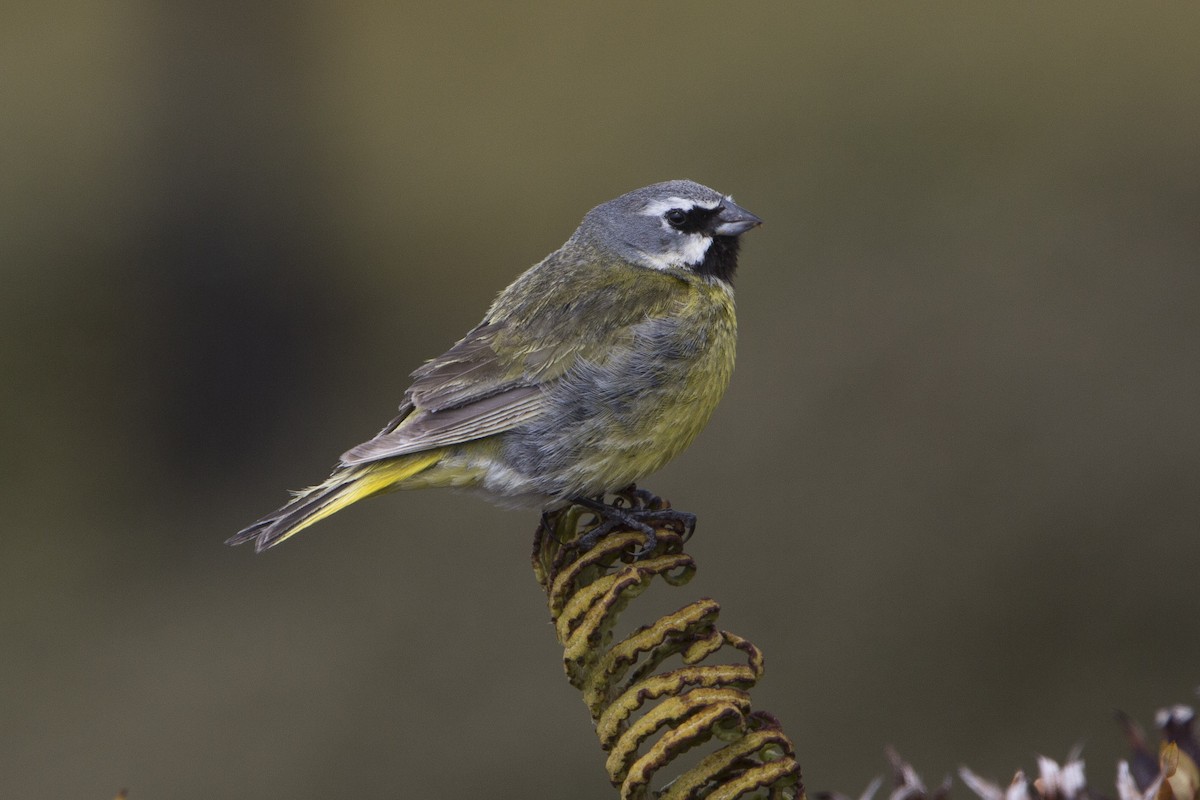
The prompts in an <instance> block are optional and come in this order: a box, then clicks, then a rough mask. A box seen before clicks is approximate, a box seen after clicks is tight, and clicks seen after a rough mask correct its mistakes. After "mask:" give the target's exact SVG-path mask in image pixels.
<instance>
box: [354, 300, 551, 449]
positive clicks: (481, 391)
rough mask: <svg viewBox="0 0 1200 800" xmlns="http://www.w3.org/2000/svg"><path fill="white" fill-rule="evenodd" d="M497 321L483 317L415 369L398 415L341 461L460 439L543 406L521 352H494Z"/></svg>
mask: <svg viewBox="0 0 1200 800" xmlns="http://www.w3.org/2000/svg"><path fill="white" fill-rule="evenodd" d="M501 327H503V326H501V325H496V324H491V323H488V322H484V323H483V324H481V325H479V326H478V327H476V328H475V329H474V330H472V331H471V332H470V333H468V334H467V335H466V336H465V337H464V338H463V339H462V340H461V341H460V342H458V344H456V345H454V347H452V348H450V349H449V350H447V351H446V352H445V353H443V354H442V355H440V356H438V357H437V358H435V359H433V360H431V361H429V362H427V363H426V364H424V365H423V366H422V367H420V368H419V369H417V370H416V371H415V372H413V379H414V380H413V384H412V386H410V387H409V389H408V391H407V392H406V393H405V395H406V398H405V402H404V404H403V405H401V406H400V415H399V416H398V417H396V418H395V419H394V420H392V422H391V423H389V424H388V426H387V427H385V428H384V429H383V430H382V431H380V432H379V434H378V435H377V436H375V438H373V439H371V440H369V441H366V442H363V443H362V444H360V445H358V446H357V447H353V448H351V449H350V450H348V451H346V452H345V453H344V454H342V458H341V461H342V464H344V465H346V466H350V465H353V464H362V463H365V462H368V461H378V460H379V459H383V458H392V457H394V456H401V455H406V454H408V453H416V452H420V451H422V450H431V449H433V448H436V447H445V446H447V445H452V444H461V443H462V442H467V441H471V440H472V439H481V438H483V437H485V436H491V435H493V434H497V433H501V432H503V431H506V430H509V429H510V428H513V427H516V426H517V425H520V424H521V423H522V422H525V421H526V420H529V419H531V418H533V417H535V416H537V415H538V414H539V413H540V412H541V411H542V407H543V393H542V388H541V385H540V384H541V380H539V379H538V378H536V377H534V376H532V375H529V374H527V373H526V371H525V369H523V368H522V365H521V363H520V362H522V361H523V360H524V359H523V358H514V357H513V356H510V357H508V358H502V357H501V356H500V355H499V354H498V353H497V352H496V350H495V349H494V348H493V343H494V340H495V337H496V335H497V333H498V332H499V330H500V328H501ZM525 353H528V350H525V351H524V353H520V354H513V355H524V354H525ZM543 377H544V376H543Z"/></svg>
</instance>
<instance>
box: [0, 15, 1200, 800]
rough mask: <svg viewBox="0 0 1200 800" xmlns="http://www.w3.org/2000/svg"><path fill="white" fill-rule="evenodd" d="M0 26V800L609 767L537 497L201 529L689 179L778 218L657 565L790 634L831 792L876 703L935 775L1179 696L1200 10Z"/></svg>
mask: <svg viewBox="0 0 1200 800" xmlns="http://www.w3.org/2000/svg"><path fill="white" fill-rule="evenodd" d="M2 16H3V22H2V24H0V74H2V75H3V79H2V81H0V109H2V111H0V142H2V144H0V154H2V162H3V179H2V181H0V277H2V279H3V280H2V285H3V289H2V290H0V331H2V338H0V361H2V363H3V381H2V382H0V404H2V405H0V408H2V412H3V414H2V425H3V430H2V439H0V441H2V443H3V444H2V446H0V464H2V466H3V474H4V480H3V483H2V488H0V493H2V494H0V508H3V520H4V521H3V531H4V533H3V538H2V540H0V541H2V543H3V550H4V554H3V557H2V558H0V624H2V626H3V627H2V636H3V645H2V653H3V654H2V655H0V718H2V720H3V725H2V728H3V732H2V733H0V795H3V796H4V797H64V798H65V797H75V798H86V797H92V798H106V797H111V796H112V794H113V793H114V792H115V790H117V789H118V788H121V787H128V788H129V789H130V791H131V795H130V796H131V798H133V800H140V798H155V797H171V798H185V799H186V798H212V797H254V798H274V797H288V798H327V797H359V798H376V797H378V798H385V797H388V798H394V797H409V796H417V795H420V796H428V797H438V798H467V797H476V796H483V795H485V794H486V796H488V797H495V798H526V797H565V796H571V797H579V798H607V797H611V796H612V790H611V789H610V788H609V787H608V785H607V783H606V780H605V777H604V774H603V770H602V761H603V759H602V754H601V753H600V751H599V750H598V748H597V746H596V742H595V738H594V735H593V732H592V729H591V726H590V725H589V722H588V718H587V714H586V711H585V709H584V708H583V706H582V704H581V703H580V701H579V699H578V696H577V694H576V692H575V691H574V690H573V689H571V688H570V687H569V686H568V685H567V683H566V680H565V679H564V676H563V674H562V669H561V666H560V655H561V651H560V649H559V647H558V645H557V644H556V642H555V640H554V635H553V632H552V630H551V629H550V628H549V627H548V625H547V624H546V621H547V619H548V614H547V612H546V610H545V607H544V601H543V598H542V595H541V593H540V592H539V590H538V587H537V585H536V583H535V582H534V580H533V577H532V575H531V572H530V569H529V563H528V554H529V545H530V540H531V535H532V533H533V529H534V527H535V525H536V522H537V518H536V514H531V513H516V512H508V511H499V510H494V509H492V508H490V507H489V506H487V505H485V504H483V503H482V502H479V501H477V500H474V499H471V498H465V497H460V496H458V495H454V494H450V493H437V492H428V493H413V494H409V495H393V496H390V497H387V498H384V499H381V500H375V501H372V502H370V503H366V504H363V505H362V506H359V507H355V508H353V509H351V510H348V511H347V512H345V513H342V514H339V515H338V516H337V517H335V518H333V519H330V520H329V521H326V522H324V523H322V524H321V525H319V526H318V527H316V528H314V529H312V530H310V531H308V532H306V533H305V534H303V535H302V536H301V537H298V538H297V539H295V540H293V541H291V542H289V543H288V544H287V545H286V546H284V547H282V548H279V549H277V550H273V551H271V552H270V553H268V554H266V555H262V556H255V555H254V553H253V552H251V551H250V550H248V549H245V548H242V549H237V550H234V549H229V548H226V547H224V546H222V541H223V540H224V539H225V538H226V537H227V536H229V535H230V534H232V533H233V532H235V531H236V530H237V529H238V528H240V527H242V526H243V525H245V524H247V523H249V522H250V521H252V520H253V519H255V518H256V517H257V516H259V515H260V514H262V513H264V512H266V511H269V510H270V509H272V508H274V507H275V506H276V505H278V504H279V503H280V502H282V501H283V500H285V499H286V495H285V494H284V490H285V489H288V488H299V487H302V486H304V485H306V484H309V483H312V482H315V481H318V480H320V479H322V478H324V477H325V475H326V474H327V470H328V468H329V467H330V466H331V464H332V463H333V460H334V459H335V457H336V456H337V454H338V453H340V452H342V450H343V449H344V448H346V447H347V446H349V445H352V444H354V443H356V442H358V441H360V440H362V439H364V438H366V437H368V436H370V435H371V434H373V433H374V432H375V431H376V430H377V429H378V427H379V426H380V425H382V424H383V423H384V422H385V421H387V420H388V419H389V418H390V417H391V415H392V412H393V410H394V408H395V406H396V404H397V403H398V401H399V398H400V396H401V392H402V391H403V389H404V388H405V386H406V375H407V373H408V372H409V371H410V370H411V369H413V368H414V367H416V366H417V365H418V364H419V363H420V362H421V361H422V360H423V359H424V358H428V357H431V356H433V355H436V354H438V353H439V352H441V351H442V350H443V349H444V348H446V347H447V346H449V345H450V344H451V343H452V342H453V341H454V340H455V339H456V338H457V337H458V336H459V335H460V334H462V333H463V332H465V331H466V330H467V329H468V328H469V327H470V326H471V325H473V324H474V323H475V322H476V321H477V320H478V318H479V317H480V315H481V314H482V312H483V310H484V308H485V307H486V305H487V303H488V302H489V300H490V299H491V297H492V296H493V295H494V293H495V292H496V291H497V290H499V289H500V288H501V287H503V286H504V285H505V284H506V283H507V282H508V281H509V280H510V279H512V278H513V277H514V276H515V275H516V274H518V273H519V272H520V271H521V270H522V269H524V268H525V267H526V266H528V265H530V264H532V263H533V262H535V261H537V260H538V259H539V258H541V257H542V256H543V255H544V254H546V253H547V252H549V251H550V250H552V249H554V248H555V247H557V246H558V245H559V244H560V243H561V242H562V240H564V239H565V238H566V237H567V236H568V235H569V234H570V233H571V231H572V230H573V229H574V227H575V225H576V224H577V222H578V220H579V218H580V217H581V216H582V214H583V213H584V212H585V211H586V210H587V209H588V208H590V207H591V206H592V205H594V204H596V203H599V202H602V201H604V200H607V199H609V198H611V197H614V196H616V195H618V194H620V193H622V192H624V191H627V190H629V189H633V188H636V187H638V186H641V185H644V184H647V183H651V182H654V181H659V180H664V179H669V178H677V177H689V178H694V179H696V180H699V181H701V182H703V183H706V184H709V185H712V186H714V187H716V188H718V189H720V190H721V191H724V192H729V193H733V194H734V196H735V197H736V198H737V200H738V202H740V203H742V204H743V205H745V206H746V207H747V208H749V209H751V210H753V211H754V212H755V213H757V214H759V215H760V216H762V217H763V218H764V219H765V220H766V221H767V224H766V225H765V226H764V227H763V228H761V229H760V230H756V231H755V232H753V233H752V234H751V235H749V236H748V237H747V239H746V246H745V252H744V257H743V260H742V269H741V272H740V274H739V276H738V278H739V280H738V292H739V294H738V303H739V312H740V315H741V341H740V355H739V364H738V371H737V375H736V377H735V380H734V384H733V387H732V388H731V390H730V391H729V394H728V395H727V396H726V398H725V401H724V403H723V404H722V406H721V408H720V409H719V411H718V413H717V414H716V416H715V418H714V419H713V422H712V424H711V425H710V427H709V429H708V431H707V432H706V433H705V434H704V435H703V436H702V437H701V439H700V440H699V441H698V442H697V444H696V445H695V446H694V447H693V448H692V450H691V451H690V452H688V453H687V454H686V455H685V456H684V457H683V458H681V459H679V460H678V461H677V462H676V463H674V464H672V465H671V466H669V467H668V468H667V469H665V470H663V471H662V473H660V474H659V475H657V476H655V477H654V478H652V479H651V480H650V481H648V482H647V485H648V486H649V487H651V488H653V489H655V490H656V491H658V492H659V493H661V494H663V495H664V496H666V497H668V498H670V499H671V500H672V501H674V503H675V505H676V506H677V507H682V508H686V509H689V510H691V511H694V512H696V513H697V514H698V515H699V517H700V526H699V530H698V532H697V534H696V537H695V539H694V540H693V544H692V547H691V550H692V552H693V553H694V554H695V556H696V557H697V559H698V560H699V563H700V573H699V575H698V577H697V578H696V580H695V581H694V582H693V584H692V585H691V586H690V587H689V588H688V589H685V590H676V591H675V592H674V593H673V594H672V593H671V592H669V591H668V592H667V594H668V595H669V596H668V598H667V599H666V600H662V601H661V602H662V603H663V604H665V605H671V604H681V603H683V602H684V601H686V600H689V599H691V598H693V597H695V596H698V595H700V594H709V595H712V596H714V597H716V598H718V599H719V600H721V601H722V603H723V605H724V612H723V616H722V623H723V626H724V627H726V628H728V629H730V630H733V631H736V632H738V633H740V634H742V635H745V636H748V637H750V638H751V639H752V640H753V641H755V642H756V643H758V644H759V645H760V646H761V647H762V648H763V649H764V650H765V652H766V654H767V675H766V679H765V682H764V683H763V684H762V685H761V686H760V687H759V688H758V689H757V690H756V691H755V701H756V704H757V705H758V706H759V707H761V708H765V709H769V710H771V711H773V712H774V713H776V714H777V715H778V716H779V717H781V718H782V720H783V722H784V724H785V727H786V729H787V730H788V731H789V732H790V733H791V735H792V736H793V737H795V739H796V741H797V743H798V745H799V748H800V757H801V761H802V763H803V765H804V768H805V778H806V783H807V784H808V785H809V787H810V789H812V790H819V789H840V790H844V791H847V792H857V791H859V790H861V788H862V787H863V786H865V785H866V783H867V782H868V780H869V779H870V778H871V777H872V776H873V775H875V774H878V773H880V772H882V771H883V770H884V767H885V762H884V759H883V755H882V752H883V748H884V746H885V744H887V743H891V744H894V745H895V746H896V747H897V748H899V750H900V751H901V752H902V753H903V754H904V755H906V756H907V757H909V758H910V759H911V760H912V761H913V762H914V763H915V764H916V765H917V766H918V768H920V769H921V770H922V771H923V772H924V773H925V774H926V777H927V778H929V779H930V780H938V779H940V777H941V775H943V774H944V773H946V772H949V771H951V770H953V769H955V768H956V767H957V766H958V765H959V764H963V763H966V764H969V765H971V766H972V767H973V768H974V769H976V770H977V771H978V772H980V773H982V774H984V775H989V776H992V777H996V778H1001V779H1006V778H1007V776H1009V775H1011V771H1012V770H1013V769H1015V768H1016V767H1018V766H1024V767H1029V766H1031V765H1032V762H1033V756H1034V754H1035V753H1037V752H1041V753H1045V754H1047V755H1051V756H1058V757H1061V756H1064V755H1065V754H1066V753H1067V751H1068V750H1069V749H1070V748H1071V747H1072V746H1073V745H1075V744H1077V743H1083V744H1084V746H1085V750H1084V754H1085V757H1086V758H1087V759H1088V761H1089V765H1090V767H1089V769H1090V772H1091V774H1092V776H1093V780H1095V781H1097V782H1100V783H1105V784H1109V785H1111V784H1110V780H1111V777H1112V774H1113V762H1114V760H1115V758H1116V757H1117V756H1118V754H1119V753H1120V751H1121V745H1120V741H1119V737H1118V734H1117V732H1116V729H1115V727H1114V726H1113V724H1112V722H1111V718H1110V715H1111V710H1112V709H1113V708H1115V707H1120V708H1123V709H1126V710H1128V711H1130V712H1132V713H1133V714H1134V715H1135V716H1139V717H1140V718H1141V719H1142V720H1143V721H1147V722H1148V721H1149V716H1150V714H1151V713H1152V711H1153V709H1154V708H1156V707H1158V706H1159V705H1162V704H1166V703H1169V702H1179V701H1188V700H1190V699H1193V695H1192V692H1193V689H1194V687H1195V686H1196V685H1197V684H1198V683H1200V672H1198V671H1197V664H1198V663H1200V638H1198V637H1197V636H1196V631H1197V628H1196V624H1197V619H1198V618H1200V593H1197V591H1196V574H1197V567H1198V566H1200V491H1198V489H1200V418H1198V416H1200V313H1198V310H1197V303H1198V301H1200V80H1198V79H1200V48H1198V47H1197V41H1198V37H1200V11H1198V9H1197V6H1196V5H1194V4H1191V3H1163V4H1126V3H1120V4H1118V3H1055V4H1033V5H1030V4H1025V5H1020V6H1016V5H1011V4H979V3H969V4H968V3H951V2H928V3H886V4H884V3H878V4H873V5H871V6H863V5H858V4H843V3H837V2H828V3H789V2H778V3H757V4H745V5H735V4H711V5H709V4H689V5H679V4H653V5H650V4H632V3H631V4H623V5H620V6H611V5H610V6H603V7H602V6H600V5H598V4H591V5H584V4H580V5H578V6H577V7H567V6H565V5H563V4H559V3H546V4H541V5H540V6H537V7H535V6H533V5H530V4H526V5H524V6H522V7H520V8H516V7H510V6H507V5H503V4H489V3H475V4H462V5H458V4H436V10H435V4H423V5H418V4H407V5H403V4H384V3H362V2H346V3H340V4H336V5H334V4H317V3H299V4H297V3H275V2H267V3H251V4H241V3H197V2H177V3H169V4H163V3H149V2H136V1H131V2H124V3H84V2H71V1H70V0H68V1H67V2H62V3H55V4H41V5H35V4H25V6H24V7H23V8H20V7H8V8H6V9H5V10H4V12H3V14H2ZM656 591H665V590H661V589H660V590H656ZM640 602H641V601H639V603H640ZM629 613H630V615H631V617H632V618H638V619H640V618H642V617H644V616H645V615H646V612H645V607H644V606H642V605H639V604H636V603H635V605H634V606H633V607H632V608H631V610H630V612H629ZM647 618H648V617H647Z"/></svg>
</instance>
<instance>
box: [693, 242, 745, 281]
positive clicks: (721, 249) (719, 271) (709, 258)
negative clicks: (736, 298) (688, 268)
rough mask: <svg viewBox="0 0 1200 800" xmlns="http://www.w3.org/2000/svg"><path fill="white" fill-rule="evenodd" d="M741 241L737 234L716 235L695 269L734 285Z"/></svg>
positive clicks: (701, 273)
mask: <svg viewBox="0 0 1200 800" xmlns="http://www.w3.org/2000/svg"><path fill="white" fill-rule="evenodd" d="M740 245H741V242H740V241H739V240H738V237H736V236H714V237H713V240H712V244H710V245H709V246H708V252H707V253H705V254H704V260H703V261H701V262H700V264H698V265H697V266H696V267H694V269H695V270H696V272H697V273H699V274H700V275H711V276H713V277H714V278H720V279H721V280H723V281H725V282H726V283H728V284H729V285H730V286H732V285H733V273H735V272H737V259H738V247H739V246H740Z"/></svg>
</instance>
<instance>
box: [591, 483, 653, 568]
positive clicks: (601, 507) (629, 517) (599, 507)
mask: <svg viewBox="0 0 1200 800" xmlns="http://www.w3.org/2000/svg"><path fill="white" fill-rule="evenodd" d="M601 497H603V495H602V496H601ZM571 502H572V503H575V504H576V505H580V506H583V507H584V508H586V509H587V510H588V511H591V512H592V513H593V514H595V515H596V517H597V518H598V519H599V523H598V524H597V525H596V527H594V528H592V529H591V530H590V531H588V532H587V533H585V534H584V535H583V536H581V537H579V540H578V541H577V542H576V543H575V546H576V547H578V548H579V549H580V550H590V549H591V548H592V547H595V546H596V542H598V541H600V540H601V539H603V538H604V537H605V536H608V535H609V534H610V533H612V532H613V531H614V530H615V529H616V528H617V527H618V526H624V527H626V528H628V529H629V530H632V531H638V532H639V533H641V534H643V535H644V536H645V537H646V544H645V545H644V546H643V547H642V548H641V549H639V550H638V551H637V552H636V553H634V554H633V557H634V558H642V557H643V556H646V555H649V554H650V553H652V552H653V551H654V548H656V547H658V534H656V533H655V532H654V528H652V527H651V526H650V525H647V524H646V523H645V522H642V521H641V519H639V518H638V511H635V510H633V509H624V508H620V507H618V506H615V505H609V504H608V503H605V502H604V500H603V499H596V498H592V497H576V498H574V499H572V500H571Z"/></svg>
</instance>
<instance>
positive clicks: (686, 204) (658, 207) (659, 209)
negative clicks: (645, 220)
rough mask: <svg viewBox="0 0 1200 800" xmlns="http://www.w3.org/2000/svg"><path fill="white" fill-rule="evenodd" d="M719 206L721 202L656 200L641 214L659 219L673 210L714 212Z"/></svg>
mask: <svg viewBox="0 0 1200 800" xmlns="http://www.w3.org/2000/svg"><path fill="white" fill-rule="evenodd" d="M719 205H721V201H720V200H715V201H713V202H711V203H698V202H696V201H695V200H689V199H687V198H686V197H668V198H667V199H666V200H654V201H653V202H650V203H647V204H646V207H645V208H643V209H642V210H641V212H640V213H641V214H643V215H645V216H647V217H657V216H658V215H660V214H663V213H665V212H667V211H670V210H671V209H672V208H678V209H679V210H680V211H691V210H692V209H693V208H704V209H707V210H709V211H712V210H713V209H714V208H716V207H717V206H719Z"/></svg>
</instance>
